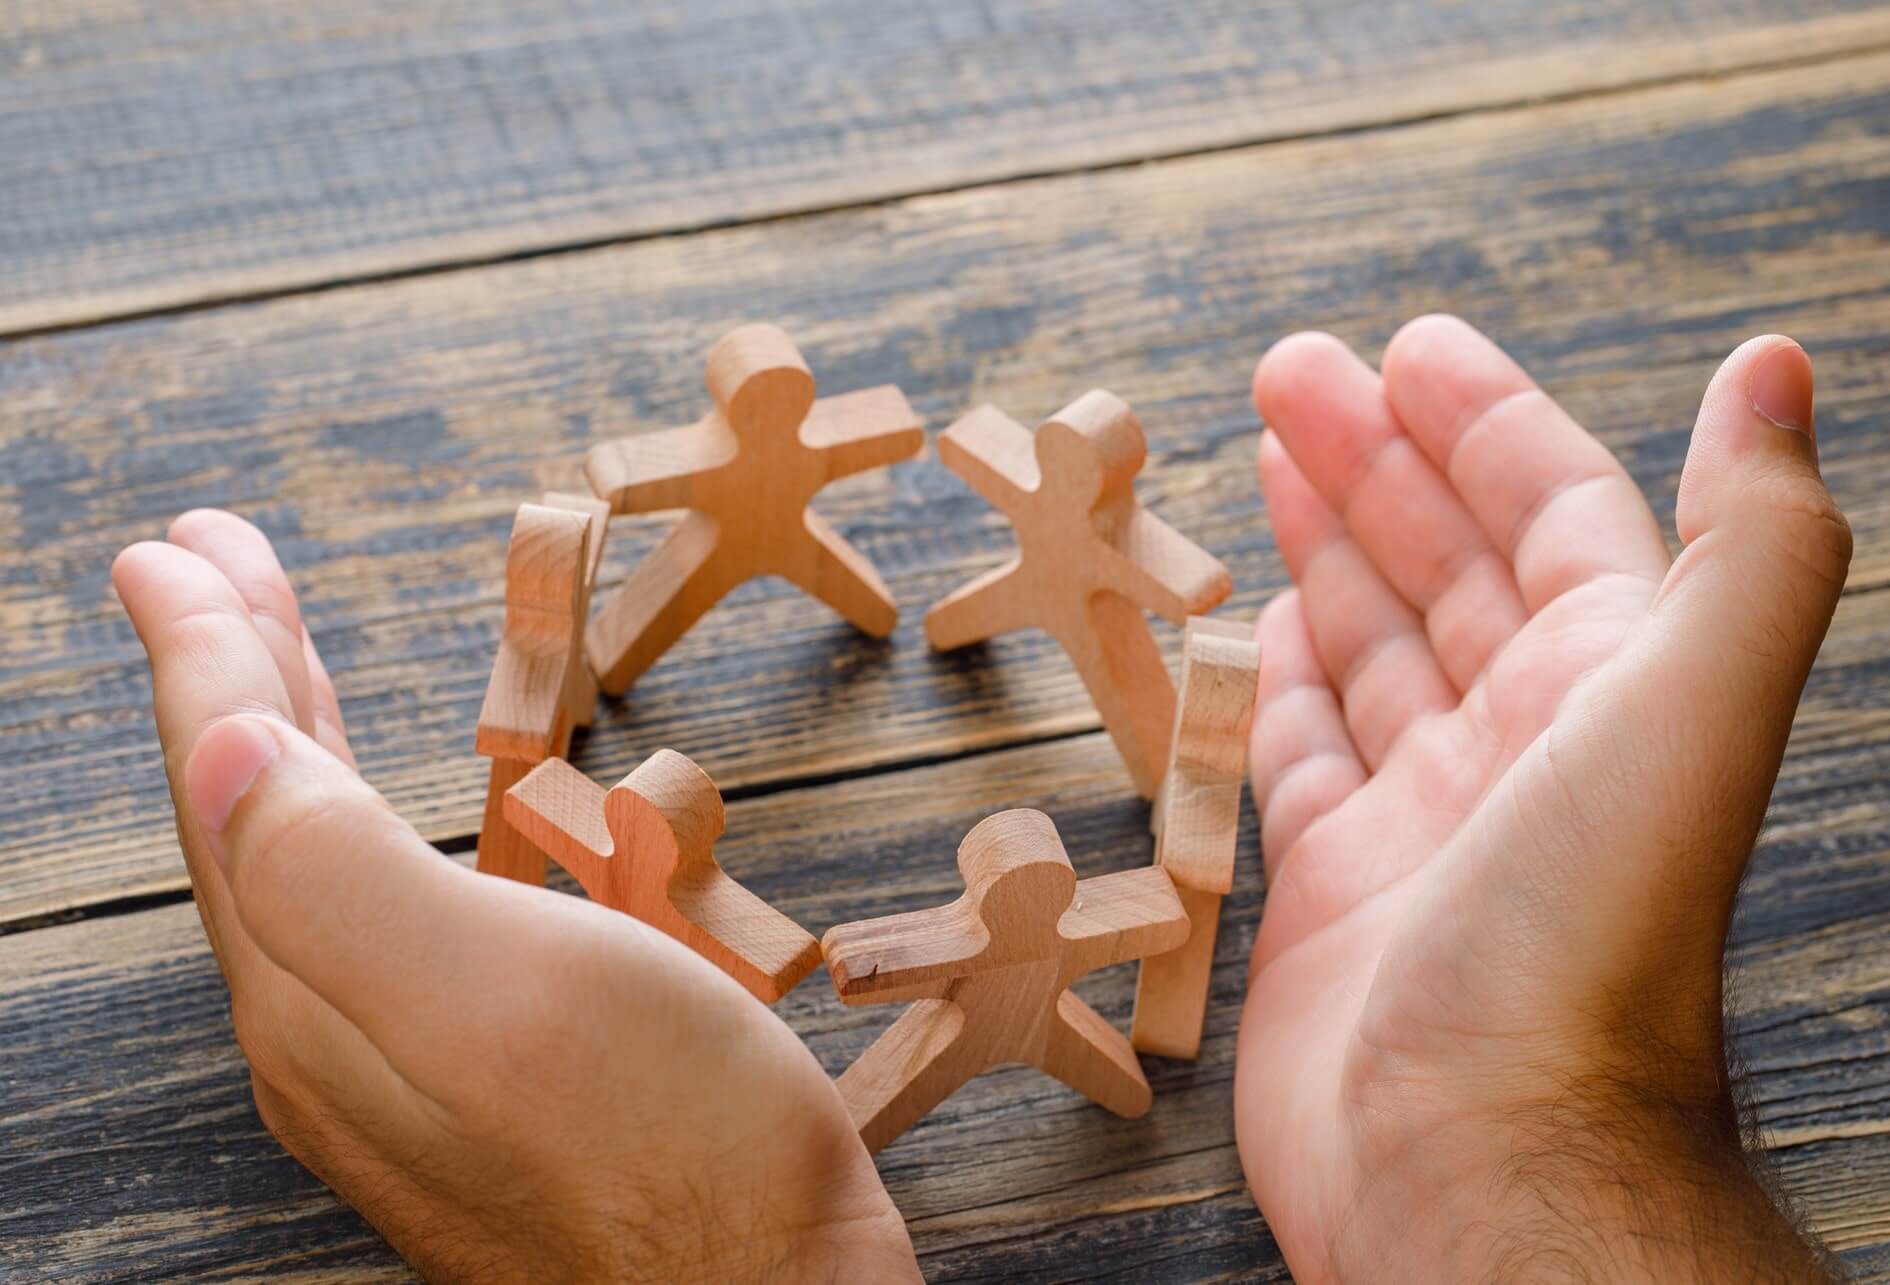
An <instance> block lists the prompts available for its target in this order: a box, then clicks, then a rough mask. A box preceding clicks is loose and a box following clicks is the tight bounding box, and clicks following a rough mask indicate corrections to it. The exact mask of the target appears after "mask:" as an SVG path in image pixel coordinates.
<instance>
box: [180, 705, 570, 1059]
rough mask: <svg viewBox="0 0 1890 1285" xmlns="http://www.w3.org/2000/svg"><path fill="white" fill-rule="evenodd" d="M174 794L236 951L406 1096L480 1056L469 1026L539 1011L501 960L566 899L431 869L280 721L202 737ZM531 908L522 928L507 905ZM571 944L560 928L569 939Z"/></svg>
mask: <svg viewBox="0 0 1890 1285" xmlns="http://www.w3.org/2000/svg"><path fill="white" fill-rule="evenodd" d="M184 788H185V791H186V793H187V794H188V796H189V800H190V805H191V807H192V809H193V811H194V812H195V814H196V817H197V819H198V822H199V824H200V825H201V827H202V829H203V831H204V835H205V841H206V845H207V846H208V847H209V849H210V851H211V854H212V856H213V857H214V858H215V859H216V861H217V862H218V864H219V865H220V866H221V867H222V868H223V873H224V877H225V881H226V883H227V884H228V886H229V889H230V896H231V901H232V903H233V905H234V908H235V910H236V912H237V915H238V917H239V918H240V919H241V921H242V924H243V928H244V930H245V932H246V933H247V934H248V936H249V937H250V938H251V939H252V940H253V941H254V942H255V943H256V945H257V946H258V947H259V948H261V950H262V951H263V952H264V953H265V954H266V955H268V956H269V957H270V959H271V960H273V961H274V962H275V963H276V965H277V966H278V967H280V968H282V969H283V970H285V971H286V972H288V973H290V974H292V975H294V976H295V977H297V978H298V979H300V980H301V981H302V982H303V983H304V984H306V985H307V986H308V987H309V988H310V989H312V990H313V991H314V992H315V993H316V994H318V995H320V996H321V997H322V999H324V1000H326V1001H327V1002H328V1003H329V1004H330V1005H331V1006H333V1007H334V1008H335V1009H337V1010H338V1011H339V1012H340V1013H341V1014H342V1016H344V1017H346V1018H347V1019H348V1020H349V1021H350V1022H352V1023H353V1024H354V1025H355V1026H357V1027H359V1028H360V1029H361V1031H362V1033H363V1034H365V1035H366V1036H367V1037H368V1039H369V1040H370V1041H372V1042H373V1043H374V1044H375V1045H376V1046H377V1047H378V1048H379V1049H380V1050H381V1052H382V1053H383V1054H384V1055H385V1056H386V1057H387V1058H388V1060H389V1061H390V1062H391V1063H392V1064H393V1065H394V1066H395V1068H396V1069H397V1070H399V1071H401V1072H402V1073H403V1074H404V1075H406V1076H407V1078H408V1079H409V1080H410V1081H411V1082H413V1083H416V1084H420V1083H424V1082H426V1081H427V1080H429V1079H437V1078H438V1077H437V1076H433V1075H430V1074H429V1070H430V1069H431V1068H433V1067H436V1066H438V1065H439V1063H440V1059H441V1056H442V1054H448V1055H451V1054H454V1053H456V1052H463V1053H465V1054H466V1055H467V1056H475V1055H477V1052H478V1049H477V1041H478V1038H479V1035H478V1030H477V1029H475V1028H477V1027H478V1026H479V1023H470V1022H467V1021H464V1020H463V1018H464V1014H463V1012H462V1011H461V1010H460V1008H459V1007H457V1006H456V1005H455V1004H453V1003H451V1002H449V1000H450V999H451V997H453V996H454V995H457V994H460V993H466V994H471V995H475V996H477V997H478V1000H479V1005H480V1008H479V1011H480V1014H481V1016H482V1017H490V1018H503V1017H505V1016H507V1015H508V1014H511V1013H512V1012H514V1011H515V1008H516V1010H517V1011H524V1012H532V1011H537V1010H542V1008H543V1006H544V1004H545V1001H546V1000H547V998H548V996H546V995H545V994H542V993H540V992H541V991H542V990H543V983H542V982H541V981H539V980H538V979H539V978H540V977H541V976H542V973H541V971H540V970H537V969H534V968H530V967H521V966H520V965H519V963H518V961H517V960H516V959H515V958H513V957H512V956H513V955H514V954H515V953H516V950H515V949H508V946H509V947H513V948H515V947H516V946H517V945H518V944H519V943H518V942H517V938H518V937H519V936H520V935H521V934H520V933H519V931H518V925H519V923H520V920H521V917H522V918H523V919H525V920H527V921H532V920H556V919H559V918H560V916H561V914H566V913H569V912H568V911H567V910H566V909H565V907H564V906H563V905H562V903H564V902H567V901H569V902H571V903H572V907H571V908H572V909H588V907H579V906H578V905H577V903H576V902H575V900H574V899H571V898H559V897H548V896H547V895H546V894H545V893H544V892H543V891H542V890H540V889H534V888H527V887H525V886H524V885H520V884H514V883H511V882H510V881H509V880H504V879H488V878H481V877H480V876H478V875H476V874H474V873H473V872H472V871H470V870H467V869H465V868H464V867H462V866H460V865H458V864H457V863H455V862H453V861H451V860H449V859H448V858H446V857H444V856H442V855H441V854H440V852H439V851H438V850H437V849H435V848H434V847H433V846H432V845H431V844H429V843H427V842H426V841H425V840H424V839H422V838H421V837H420V835H419V834H418V833H417V832H416V831H415V830H414V829H413V827H412V826H410V825H409V824H407V822H405V821H404V820H402V819H401V818H400V817H399V816H398V815H397V814H396V813H395V812H394V810H393V809H392V808H391V807H389V806H388V804H387V802H386V801H385V800H384V799H382V798H381V796H380V795H379V794H378V793H377V792H376V791H375V790H374V789H373V788H371V787H370V786H369V785H368V784H367V782H365V781H363V780H362V779H361V777H360V776H359V775H358V774H357V773H356V772H355V771H354V769H352V768H351V767H349V766H348V765H347V764H346V763H344V762H342V761H341V760H340V759H338V758H336V757H335V756H334V755H333V754H331V753H329V752H328V751H327V750H326V749H324V748H322V746H321V745H320V744H318V743H317V742H316V741H315V740H314V739H313V738H311V737H309V736H308V735H307V734H306V733H304V732H302V731H300V730H299V729H297V728H294V727H291V726H290V725H289V724H287V723H285V722H283V721H282V720H281V719H278V718H268V717H263V716H259V715H250V714H239V715H233V716H230V717H227V718H224V719H222V720H220V721H219V722H217V723H215V724H213V725H212V726H211V727H210V728H208V729H207V730H205V732H204V733H203V735H202V736H201V737H199V738H198V741H197V744H196V746H195V747H194V748H193V749H192V751H191V754H190V758H189V760H188V761H187V762H186V763H185V765H184ZM534 894H535V896H536V897H537V898H542V899H544V904H543V905H538V904H536V903H534V904H533V906H532V908H531V909H530V910H527V911H526V913H525V914H524V915H523V916H521V915H520V910H521V905H520V899H521V898H531V897H533V896H534ZM566 932H567V934H568V927H567V929H566Z"/></svg>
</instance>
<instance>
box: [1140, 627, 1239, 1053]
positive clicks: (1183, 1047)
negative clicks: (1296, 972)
mask: <svg viewBox="0 0 1890 1285" xmlns="http://www.w3.org/2000/svg"><path fill="white" fill-rule="evenodd" d="M1259 681H1260V645H1259V644H1258V643H1256V642H1255V641H1254V640H1253V628H1252V626H1250V625H1238V624H1234V623H1232V622H1230V621H1223V620H1210V619H1208V618H1207V617H1205V616H1194V617H1191V618H1190V619H1189V621H1188V627H1187V630H1186V632H1185V633H1184V635H1183V637H1182V644H1181V691H1180V695H1179V697H1178V698H1177V700H1176V708H1175V732H1174V736H1173V738H1172V741H1171V748H1170V750H1169V759H1168V772H1167V774H1166V775H1165V776H1163V778H1162V789H1161V795H1160V797H1159V798H1157V799H1156V802H1155V811H1154V815H1153V818H1152V820H1151V821H1150V825H1151V826H1152V828H1153V829H1154V831H1155V864H1156V865H1158V866H1160V867H1161V868H1162V869H1164V870H1166V871H1167V872H1168V874H1169V876H1170V877H1171V878H1172V879H1173V880H1174V881H1175V892H1176V895H1177V896H1179V897H1180V898H1181V905H1182V907H1183V909H1185V910H1186V911H1187V912H1188V922H1189V923H1190V924H1191V925H1193V930H1192V931H1191V932H1190V933H1189V934H1188V940H1187V942H1186V943H1185V944H1183V945H1181V946H1179V947H1177V948H1176V949H1174V950H1171V951H1169V952H1168V953H1167V954H1165V955H1148V956H1145V957H1144V958H1143V960H1142V963H1141V965H1140V972H1139V974H1138V976H1137V977H1136V984H1135V1018H1134V1020H1133V1021H1132V1022H1131V1024H1130V1027H1129V1039H1130V1041H1131V1042H1132V1043H1133V1044H1134V1045H1135V1047H1136V1048H1138V1049H1140V1050H1142V1051H1143V1052H1144V1053H1159V1054H1161V1055H1162V1056H1164V1057H1179V1058H1193V1057H1196V1056H1197V1055H1199V1053H1200V1051H1201V1022H1202V1018H1203V1016H1204V1015H1205V1013H1206V1011H1207V994H1208V974H1209V972H1210V971H1211V969H1212V968H1213V965H1214V936H1215V933H1216V932H1217V931H1218V930H1219V927H1220V919H1221V899H1222V898H1223V897H1225V896H1226V895H1227V894H1228V893H1229V892H1231V891H1232V890H1233V886H1234V844H1235V839H1236V838H1237V836H1238V834H1239V831H1240V787H1241V783H1242V782H1243V781H1244V780H1245V778H1246V775H1247V734H1248V732H1249V731H1250V730H1251V729H1252V727H1253V703H1254V694H1255V690H1256V688H1257V687H1258V685H1259Z"/></svg>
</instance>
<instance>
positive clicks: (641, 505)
mask: <svg viewBox="0 0 1890 1285" xmlns="http://www.w3.org/2000/svg"><path fill="white" fill-rule="evenodd" d="M736 449H737V442H736V440H735V434H734V433H733V432H732V431H730V429H729V428H728V426H727V425H726V424H724V423H722V422H721V419H720V417H719V416H716V415H711V416H709V417H708V418H707V419H704V420H702V421H700V422H699V423H695V424H690V425H688V426H687V427H684V428H666V429H664V430H662V431H661V432H656V433H639V434H637V435H636V436H634V437H620V438H618V439H616V440H615V441H610V442H599V443H598V444H597V445H596V446H593V447H592V448H591V453H590V454H589V455H588V456H586V457H585V460H584V476H585V479H586V480H587V481H589V482H590V484H591V490H593V491H595V492H596V493H597V497H598V498H599V499H601V500H608V501H610V511H611V512H612V513H658V512H661V511H662V510H664V509H686V508H689V507H690V506H691V504H692V502H693V496H694V491H695V484H696V479H697V478H698V477H700V476H701V475H702V474H704V473H710V472H713V471H714V470H716V469H718V468H721V467H722V466H723V465H724V464H727V463H728V462H729V461H730V460H733V459H734V458H735V454H736Z"/></svg>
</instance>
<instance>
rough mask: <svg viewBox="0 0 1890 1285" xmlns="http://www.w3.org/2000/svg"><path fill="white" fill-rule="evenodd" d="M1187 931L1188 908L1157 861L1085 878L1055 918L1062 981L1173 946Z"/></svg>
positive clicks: (1181, 939) (1154, 953) (1183, 938)
mask: <svg viewBox="0 0 1890 1285" xmlns="http://www.w3.org/2000/svg"><path fill="white" fill-rule="evenodd" d="M1188 932H1189V926H1188V912H1187V911H1186V910H1185V909H1184V908H1183V907H1182V904H1181V898H1180V897H1178V896H1176V895H1175V885H1174V881H1173V880H1172V879H1170V878H1169V877H1168V872H1167V871H1166V870H1163V869H1162V868H1161V867H1159V866H1142V867H1140V868H1139V869H1135V870H1123V871H1120V872H1118V873H1116V874H1112V875H1099V876H1097V877H1095V878H1093V879H1085V880H1083V881H1082V882H1081V883H1079V884H1077V885H1076V900H1075V901H1073V902H1071V903H1070V908H1069V909H1068V910H1066V911H1064V912H1063V918H1062V919H1061V920H1059V921H1058V923H1057V933H1058V935H1059V936H1061V937H1062V938H1063V943H1064V945H1063V961H1064V966H1063V975H1064V977H1065V978H1066V979H1067V980H1066V982H1065V984H1066V985H1067V984H1068V982H1069V981H1074V980H1075V979H1076V978H1078V977H1081V976H1082V975H1083V974H1084V973H1087V972H1090V971H1092V970H1094V969H1098V968H1104V967H1107V966H1108V965H1110V964H1120V963H1122V962H1123V961H1124V960H1129V959H1140V958H1142V957H1143V956H1145V955H1160V954H1163V953H1165V952H1167V951H1171V950H1173V949H1175V947H1177V946H1180V945H1182V944H1183V943H1184V942H1186V941H1187V940H1188Z"/></svg>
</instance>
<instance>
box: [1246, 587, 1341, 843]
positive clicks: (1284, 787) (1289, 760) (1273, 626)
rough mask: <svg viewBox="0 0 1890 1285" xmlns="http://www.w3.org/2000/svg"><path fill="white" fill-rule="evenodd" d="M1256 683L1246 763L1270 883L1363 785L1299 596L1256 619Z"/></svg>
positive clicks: (1282, 598) (1280, 599)
mask: <svg viewBox="0 0 1890 1285" xmlns="http://www.w3.org/2000/svg"><path fill="white" fill-rule="evenodd" d="M1255 635H1256V637H1257V638H1258V640H1259V643H1260V684H1259V691H1258V693H1257V696H1256V705H1255V711H1254V718H1253V733H1252V740H1251V742H1250V744H1251V750H1250V753H1249V755H1248V760H1249V762H1250V763H1251V765H1252V772H1253V800H1254V807H1255V809H1256V810H1257V811H1258V812H1259V813H1260V816H1261V818H1262V820H1261V827H1260V849H1261V853H1262V855H1263V858H1264V860H1265V863H1266V868H1267V873H1268V875H1269V876H1271V874H1272V873H1273V871H1274V870H1275V869H1277V868H1278V866H1279V864H1280V862H1281V860H1282V859H1283V858H1284V857H1285V855H1286V852H1287V850H1288V849H1289V848H1291V847H1292V846H1293V843H1294V841H1295V840H1297V839H1298V838H1299V836H1300V835H1301V834H1302V833H1304V832H1305V830H1306V827H1307V826H1309V825H1311V824H1312V823H1313V822H1314V821H1316V820H1318V819H1319V818H1320V817H1322V816H1324V815H1325V814H1326V813H1328V812H1330V811H1332V809H1333V808H1335V807H1337V806H1338V805H1339V804H1341V803H1343V802H1344V801H1345V800H1346V799H1347V798H1349V797H1351V795H1352V792H1353V791H1354V790H1356V789H1358V787H1359V786H1361V785H1363V784H1364V783H1365V765H1364V764H1363V763H1361V762H1360V761H1359V757H1358V751H1357V750H1356V749H1354V748H1353V746H1352V738H1351V735H1350V734H1349V733H1348V732H1347V731H1346V730H1345V715H1344V713H1343V712H1342V711H1341V710H1340V708H1339V698H1338V696H1337V694H1335V693H1334V692H1333V690H1332V684H1331V683H1330V682H1329V681H1328V680H1327V678H1326V673H1325V670H1324V669H1322V668H1321V667H1320V664H1319V657H1318V654H1317V653H1316V652H1315V651H1314V649H1313V640H1312V634H1311V631H1310V629H1309V628H1308V626H1307V624H1306V613H1305V610H1304V607H1303V604H1302V602H1301V599H1300V595H1299V591H1298V590H1295V589H1289V590H1287V591H1286V592H1285V593H1282V594H1280V595H1278V596H1277V597H1275V598H1274V599H1273V601H1272V602H1270V603H1268V604H1267V607H1266V610H1264V611H1262V612H1261V613H1260V621H1259V624H1258V625H1257V626H1256V628H1255Z"/></svg>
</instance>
